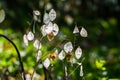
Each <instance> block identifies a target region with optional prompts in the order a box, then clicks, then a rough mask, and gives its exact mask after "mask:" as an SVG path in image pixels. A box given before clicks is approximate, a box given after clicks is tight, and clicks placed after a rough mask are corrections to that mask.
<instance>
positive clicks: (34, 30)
mask: <svg viewBox="0 0 120 80" xmlns="http://www.w3.org/2000/svg"><path fill="white" fill-rule="evenodd" d="M33 33H35V20H34V21H33Z"/></svg>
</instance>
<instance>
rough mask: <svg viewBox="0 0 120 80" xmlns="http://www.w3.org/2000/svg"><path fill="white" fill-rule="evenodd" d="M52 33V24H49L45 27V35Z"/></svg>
mask: <svg viewBox="0 0 120 80" xmlns="http://www.w3.org/2000/svg"><path fill="white" fill-rule="evenodd" d="M52 31H53V23H52V22H49V23H48V24H47V25H46V26H45V32H46V34H50V33H51V32H52Z"/></svg>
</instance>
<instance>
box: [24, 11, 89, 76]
mask: <svg viewBox="0 0 120 80" xmlns="http://www.w3.org/2000/svg"><path fill="white" fill-rule="evenodd" d="M40 15H41V13H40V12H39V11H38V10H34V11H33V19H34V21H38V20H39V16H40ZM55 19H56V11H55V10H54V9H51V10H50V11H49V13H47V12H45V13H44V16H43V25H42V26H41V27H40V31H41V34H42V37H40V38H35V33H33V32H34V30H33V32H32V31H31V30H30V31H28V33H26V34H24V35H23V41H24V44H25V45H26V46H28V43H29V41H32V42H33V46H34V47H35V49H37V53H36V62H38V61H40V60H42V65H43V66H44V67H45V68H46V69H49V66H50V65H51V61H54V60H56V59H57V60H60V61H63V63H64V60H66V61H67V62H69V63H71V64H72V65H73V64H77V65H78V67H79V66H80V76H83V66H82V61H81V62H79V60H80V59H81V58H82V49H81V47H80V46H78V47H77V48H75V47H74V45H73V44H72V42H71V41H68V42H66V43H65V44H64V45H63V48H62V49H60V52H59V51H58V50H57V49H56V50H55V51H53V52H50V54H48V55H49V56H48V55H46V57H44V59H41V58H42V57H43V54H44V53H42V50H41V47H42V42H41V40H42V38H44V37H47V38H48V41H52V40H53V39H54V37H55V36H56V35H57V34H58V32H59V27H58V25H57V24H56V23H54V22H53V21H54V20H55ZM33 27H34V26H33ZM77 33H79V34H80V35H81V36H82V37H87V36H88V34H87V31H86V29H85V28H84V27H82V28H81V30H79V28H78V27H77V25H75V28H74V30H73V34H77ZM64 67H65V75H66V77H67V76H68V71H67V70H68V69H67V65H64ZM78 67H77V68H78ZM75 70H76V69H75ZM75 70H73V72H74V71H75Z"/></svg>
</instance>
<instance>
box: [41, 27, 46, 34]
mask: <svg viewBox="0 0 120 80" xmlns="http://www.w3.org/2000/svg"><path fill="white" fill-rule="evenodd" d="M45 27H46V25H42V27H41V33H42V35H43V36H46V32H45Z"/></svg>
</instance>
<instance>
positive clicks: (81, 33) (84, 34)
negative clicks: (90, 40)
mask: <svg viewBox="0 0 120 80" xmlns="http://www.w3.org/2000/svg"><path fill="white" fill-rule="evenodd" d="M80 35H81V36H82V37H87V36H88V34H87V31H86V30H85V28H84V27H82V29H81V31H80Z"/></svg>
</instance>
